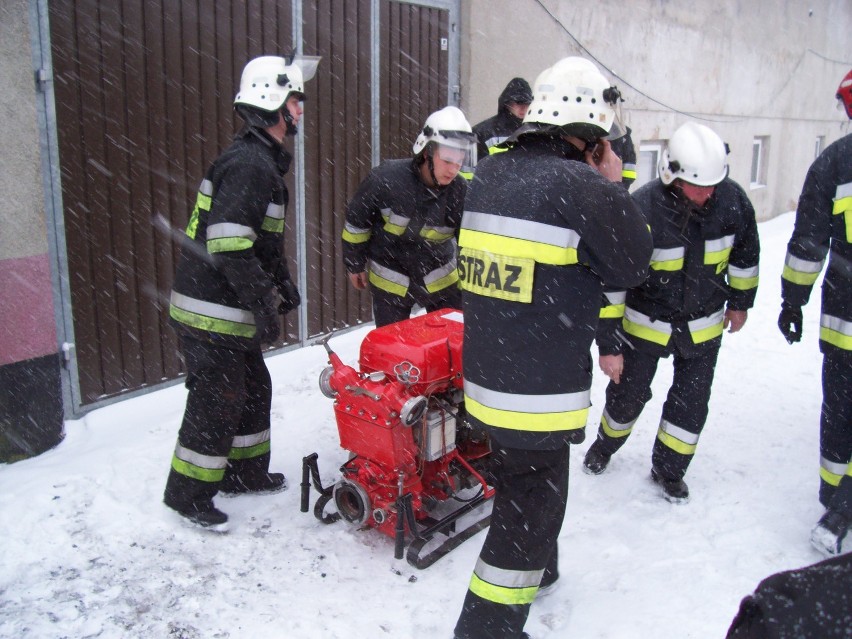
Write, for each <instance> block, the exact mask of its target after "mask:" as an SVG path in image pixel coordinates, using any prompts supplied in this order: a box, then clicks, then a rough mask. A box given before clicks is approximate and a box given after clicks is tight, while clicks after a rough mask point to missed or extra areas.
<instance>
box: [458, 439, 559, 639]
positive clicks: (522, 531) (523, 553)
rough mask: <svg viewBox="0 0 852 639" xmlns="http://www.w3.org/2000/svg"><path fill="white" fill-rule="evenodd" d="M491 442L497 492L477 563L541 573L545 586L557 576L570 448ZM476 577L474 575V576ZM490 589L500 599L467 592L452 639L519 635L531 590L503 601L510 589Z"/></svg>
mask: <svg viewBox="0 0 852 639" xmlns="http://www.w3.org/2000/svg"><path fill="white" fill-rule="evenodd" d="M492 443H493V444H494V445H493V449H494V452H493V453H492V463H493V465H494V466H493V477H494V487H495V489H496V495H495V497H494V507H493V511H492V514H491V525H490V526H489V528H488V534H487V536H486V537H485V542H484V544H483V546H482V551H481V552H480V555H479V558H480V561H483V562H485V563H486V564H488V565H489V566H491V567H494V568H497V569H502V570H506V571H530V572H535V571H539V572H540V571H544V576H543V577H542V578H541V583H542V584H544V585H548V584H550V583H552V582H553V581H555V580H556V579H557V578H558V570H557V563H558V556H557V550H556V540H557V538H558V537H559V531H560V530H561V529H562V520H563V519H564V517H565V507H566V503H567V500H568V456H569V455H568V452H569V451H568V446H567V445H566V446H565V447H564V448H561V449H558V450H520V449H516V448H502V447H500V446H499V445H497V442H496V440H493V441H492ZM478 578H479V577H477V575H476V574H475V573H474V579H478ZM483 579H484V578H483ZM497 585H498V586H499V584H497ZM471 587H473V585H471ZM489 590H490V589H489ZM494 590H495V596H494V599H502V600H503V601H502V602H501V601H495V600H492V599H488V598H486V597H483V596H480V595H477V594H475V593H474V592H472V590H468V592H467V595H466V596H465V600H464V606H463V608H462V612H461V616H460V617H459V620H458V623H457V624H456V628H455V637H456V639H517V638H518V637H520V636H521V633H522V632H523V628H524V624H525V623H526V620H527V616H528V615H529V609H530V604H531V602H532V598H534V592H533V593H532V597H529V596H527V597H524V596H521V597H519V598H518V599H520V600H521V601H524V600H528V601H526V602H525V603H506V602H505V601H506V600H511V599H512V592H511V590H510V589H508V588H497V589H494ZM527 592H528V590H527Z"/></svg>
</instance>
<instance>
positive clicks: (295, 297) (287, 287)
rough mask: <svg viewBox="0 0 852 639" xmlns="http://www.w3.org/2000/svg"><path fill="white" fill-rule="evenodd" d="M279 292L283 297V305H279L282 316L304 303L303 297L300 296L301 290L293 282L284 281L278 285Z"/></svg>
mask: <svg viewBox="0 0 852 639" xmlns="http://www.w3.org/2000/svg"><path fill="white" fill-rule="evenodd" d="M278 292H279V293H280V295H281V303H280V304H279V305H278V312H279V313H281V315H286V314H287V313H289V312H290V311H292V310H293V309H294V308H296V307H297V306H299V304H301V303H302V296H301V295H299V289H298V288H296V285H295V284H293V280H290V279H286V280H282V281H281V283H280V284H279V285H278Z"/></svg>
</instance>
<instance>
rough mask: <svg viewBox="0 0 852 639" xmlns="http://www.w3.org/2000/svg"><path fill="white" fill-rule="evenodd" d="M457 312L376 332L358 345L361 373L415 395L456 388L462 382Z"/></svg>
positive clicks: (461, 327) (435, 314)
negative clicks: (378, 376)
mask: <svg viewBox="0 0 852 639" xmlns="http://www.w3.org/2000/svg"><path fill="white" fill-rule="evenodd" d="M463 337H464V320H463V316H462V313H461V311H457V310H453V309H441V310H437V311H433V312H431V313H426V314H425V315H420V316H417V317H413V318H411V319H409V320H406V321H404V322H397V323H395V324H390V325H388V326H382V327H381V328H377V329H375V330H373V331H370V333H368V334H367V336H366V337H365V338H364V341H363V342H362V343H361V355H360V360H359V365H360V369H361V372H364V373H369V372H373V371H381V372H383V373H385V374H386V375H387V376H388V377H389V378H391V379H396V380H399V381H400V382H402V383H403V384H406V385H410V387H411V389H410V392H412V393H413V394H415V395H429V394H431V393H433V392H435V391H436V390H439V389H441V388H450V387H454V388H459V389H461V388H462V386H463V380H462V340H463Z"/></svg>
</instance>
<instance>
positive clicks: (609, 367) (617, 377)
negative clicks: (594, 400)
mask: <svg viewBox="0 0 852 639" xmlns="http://www.w3.org/2000/svg"><path fill="white" fill-rule="evenodd" d="M598 366H600V367H601V370H602V371H603V372H604V375H606V376H607V377H609V378H610V379H611V380H612V381H613V383H614V384H618V383H619V382H620V381H621V373H622V372H623V371H624V355H601V356H600V357H599V358H598Z"/></svg>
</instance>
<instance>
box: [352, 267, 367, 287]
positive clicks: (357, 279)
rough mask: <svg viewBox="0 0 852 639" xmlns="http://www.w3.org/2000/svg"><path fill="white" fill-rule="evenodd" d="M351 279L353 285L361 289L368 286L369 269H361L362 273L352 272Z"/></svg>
mask: <svg viewBox="0 0 852 639" xmlns="http://www.w3.org/2000/svg"><path fill="white" fill-rule="evenodd" d="M349 281H350V282H352V286H354V287H355V288H357V289H358V290H359V291H361V290H363V289H365V288H367V271H361V272H360V273H350V274H349Z"/></svg>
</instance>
